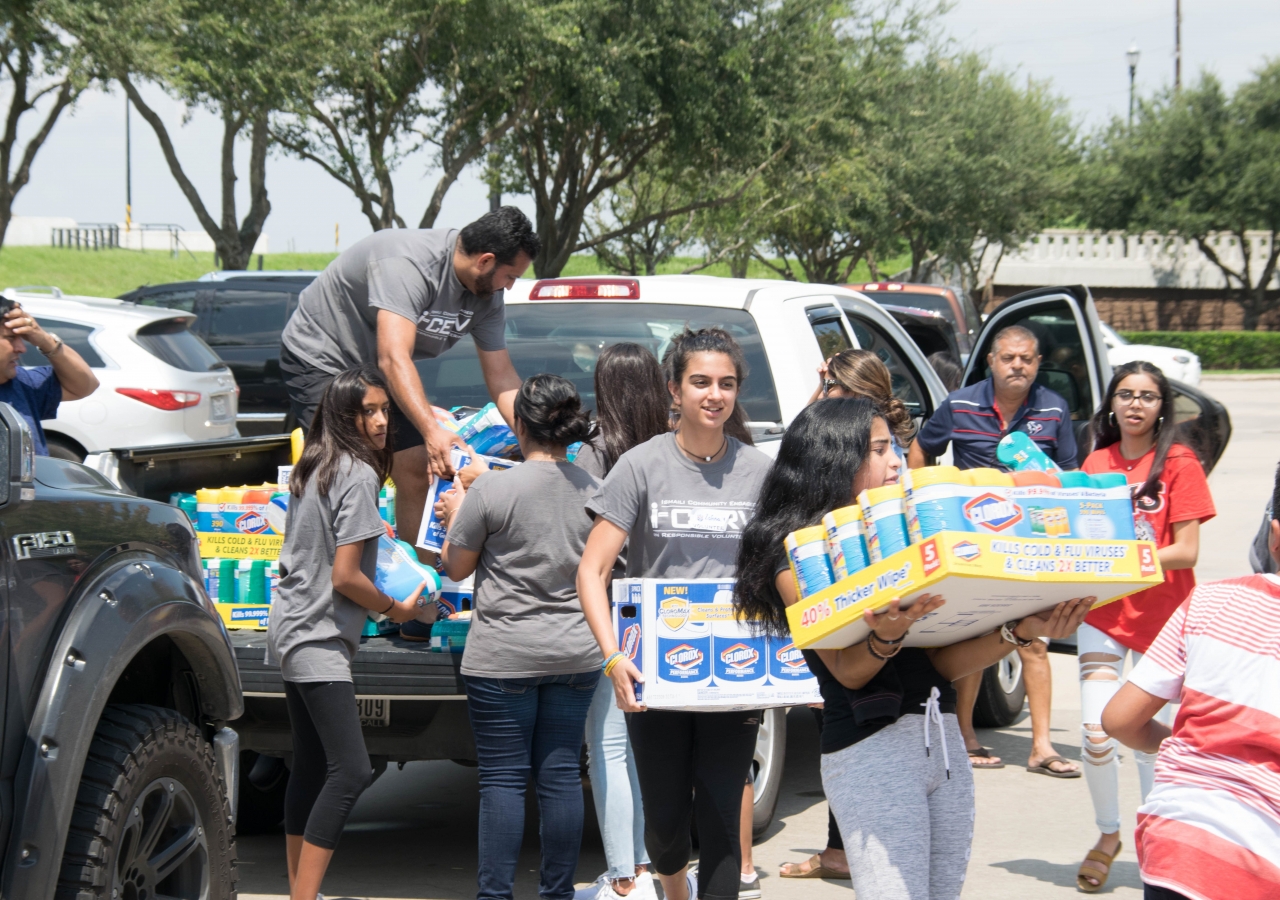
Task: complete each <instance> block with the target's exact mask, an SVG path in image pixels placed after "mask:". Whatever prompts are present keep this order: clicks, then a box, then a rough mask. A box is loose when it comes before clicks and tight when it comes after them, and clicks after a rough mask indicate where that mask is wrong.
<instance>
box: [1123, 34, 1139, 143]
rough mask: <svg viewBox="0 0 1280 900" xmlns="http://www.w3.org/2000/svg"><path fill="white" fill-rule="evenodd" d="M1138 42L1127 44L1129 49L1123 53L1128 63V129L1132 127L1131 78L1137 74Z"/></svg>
mask: <svg viewBox="0 0 1280 900" xmlns="http://www.w3.org/2000/svg"><path fill="white" fill-rule="evenodd" d="M1139 55H1140V54H1139V53H1138V42H1137V41H1136V40H1135V41H1133V42H1132V43H1130V44H1129V49H1128V51H1127V52H1126V53H1125V55H1124V58H1125V59H1127V60H1128V61H1129V127H1130V128H1132V127H1133V77H1134V76H1135V75H1136V74H1137V73H1138V56H1139Z"/></svg>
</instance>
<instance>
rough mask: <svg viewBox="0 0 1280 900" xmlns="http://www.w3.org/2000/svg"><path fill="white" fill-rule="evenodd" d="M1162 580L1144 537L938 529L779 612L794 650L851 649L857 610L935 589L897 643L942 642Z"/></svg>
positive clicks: (858, 628) (859, 626) (858, 634)
mask: <svg viewBox="0 0 1280 900" xmlns="http://www.w3.org/2000/svg"><path fill="white" fill-rule="evenodd" d="M1163 581H1164V573H1163V572H1161V570H1160V562H1159V560H1158V559H1157V558H1156V546H1155V544H1154V543H1152V542H1150V541H1089V540H1076V539H1052V538H1006V537H998V536H995V535H986V534H973V533H970V532H961V531H943V532H940V533H938V534H936V535H934V536H933V537H931V538H929V539H928V540H925V541H923V542H922V543H919V544H912V545H911V546H910V547H908V548H906V549H905V550H901V551H899V552H897V553H895V554H894V555H893V556H891V557H889V558H887V559H884V560H881V561H880V562H878V563H875V564H873V565H871V566H868V567H867V568H865V569H863V570H862V571H861V572H857V573H855V574H853V575H850V576H849V577H847V578H844V579H842V580H840V581H837V582H836V583H835V584H833V585H832V586H831V587H829V588H826V589H825V590H822V591H819V592H818V593H816V594H814V595H812V596H810V597H806V598H805V599H803V600H801V601H800V602H799V603H797V604H796V605H795V606H793V607H791V608H790V609H788V610H787V618H788V620H789V621H790V623H791V635H792V637H794V638H795V642H796V646H797V647H805V648H810V647H813V648H817V647H823V648H828V649H836V648H840V647H850V646H852V645H854V644H856V643H857V642H858V641H861V640H863V639H864V638H866V636H867V630H868V629H867V625H866V623H865V622H864V621H863V619H862V613H863V610H867V609H880V608H881V607H883V606H887V605H888V604H889V602H890V601H891V600H893V599H894V598H895V597H900V598H902V605H903V606H904V607H909V606H910V605H911V604H912V603H914V602H915V600H916V599H917V598H918V597H920V596H921V595H922V594H941V595H942V596H943V597H944V598H945V599H946V601H947V602H946V605H945V606H943V607H941V608H940V609H938V610H936V611H935V612H932V613H930V614H929V615H927V616H924V617H923V618H921V619H920V621H919V622H917V623H916V624H915V625H914V626H912V628H911V631H910V633H909V634H908V635H907V640H906V646H908V647H944V646H946V645H948V644H955V643H958V642H959V641H964V640H968V639H969V638H973V637H979V636H980V635H983V634H986V633H987V632H989V631H992V630H994V629H996V628H999V627H1000V626H1001V625H1003V624H1004V623H1005V622H1008V621H1010V620H1013V619H1020V618H1022V617H1023V616H1029V615H1032V614H1034V613H1038V612H1042V611H1043V610H1046V609H1049V608H1050V607H1052V606H1054V605H1056V604H1058V603H1060V602H1062V601H1063V600H1070V599H1072V598H1075V597H1092V596H1096V597H1097V598H1098V602H1097V605H1099V606H1100V605H1102V604H1104V603H1109V602H1111V601H1113V600H1118V599H1119V598H1121V597H1124V596H1126V595H1129V594H1134V593H1137V592H1138V591H1141V590H1145V589H1146V588H1149V587H1153V586H1155V585H1157V584H1160V583H1161V582H1163Z"/></svg>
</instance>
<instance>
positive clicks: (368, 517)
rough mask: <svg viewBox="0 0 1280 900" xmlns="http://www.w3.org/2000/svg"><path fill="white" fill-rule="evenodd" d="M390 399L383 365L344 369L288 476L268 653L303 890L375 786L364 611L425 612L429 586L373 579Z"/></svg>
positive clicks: (405, 616)
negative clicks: (356, 673) (285, 727)
mask: <svg viewBox="0 0 1280 900" xmlns="http://www.w3.org/2000/svg"><path fill="white" fill-rule="evenodd" d="M389 406H390V400H389V399H388V397H387V385H386V382H385V381H384V380H383V377H382V373H381V372H379V371H378V369H377V368H375V367H373V366H360V367H358V368H355V369H350V370H348V371H346V372H343V373H342V374H340V375H338V376H336V377H335V378H334V379H333V381H332V382H331V383H330V384H329V386H328V387H327V388H326V389H325V392H324V396H323V397H322V398H321V400H320V406H319V408H318V410H317V411H316V417H315V420H314V421H313V422H312V424H311V431H310V433H309V434H308V435H307V444H306V447H305V448H304V449H303V451H302V458H301V459H299V460H298V464H297V465H296V466H294V469H293V474H292V476H291V477H290V479H289V491H290V497H289V513H288V517H287V518H286V520H285V538H284V547H283V548H282V549H281V551H280V586H279V588H278V590H277V591H276V595H275V597H274V599H273V600H272V604H271V618H270V626H269V627H268V628H267V661H268V662H269V663H275V664H277V665H279V666H280V671H281V674H282V675H283V677H284V691H285V703H286V705H287V707H288V710H289V727H290V729H291V730H292V732H293V766H292V774H291V775H290V777H289V787H288V789H287V790H286V792H285V802H284V831H285V840H286V842H287V847H288V854H289V859H290V862H291V864H290V868H291V869H295V870H296V871H297V876H296V878H295V880H294V885H293V894H294V896H301V897H314V896H316V895H317V894H318V893H319V892H320V883H321V881H323V880H324V873H325V870H326V869H327V868H328V866H329V859H330V858H331V857H332V856H333V849H334V847H336V846H337V844H338V836H339V835H341V834H342V827H343V825H344V824H345V823H346V820H347V815H348V814H349V813H350V812H351V807H352V806H354V805H355V802H356V799H357V798H358V797H359V796H360V794H361V793H362V792H363V791H364V789H365V788H366V787H368V786H369V783H370V777H369V773H370V766H369V755H368V753H367V752H365V747H364V737H363V735H362V734H361V731H360V716H359V713H358V711H357V709H356V694H355V686H354V684H353V683H352V681H351V657H352V656H354V655H355V652H356V648H357V647H358V646H359V641H360V631H361V628H362V626H363V625H364V621H365V618H366V616H367V614H368V612H369V611H373V612H377V613H382V614H384V615H386V616H389V617H390V618H391V619H393V620H395V621H397V622H405V621H408V620H409V619H412V618H414V616H416V615H417V613H418V608H417V601H418V597H419V595H421V593H422V588H423V587H425V585H423V586H422V587H419V588H418V590H417V591H416V592H415V593H414V594H413V595H412V596H410V597H409V598H407V599H405V600H403V601H396V600H393V599H392V598H390V597H388V596H387V595H386V594H384V593H382V591H380V590H378V588H377V587H375V586H374V583H373V577H374V573H375V569H376V561H377V550H378V538H379V536H381V535H382V534H383V532H384V530H385V526H384V525H383V523H382V519H381V518H380V517H379V516H378V491H379V490H380V489H381V487H382V483H383V482H384V481H385V480H386V478H387V475H388V474H389V473H390V471H391V457H392V448H391V446H390V444H389V442H388V440H387V410H388V408H389Z"/></svg>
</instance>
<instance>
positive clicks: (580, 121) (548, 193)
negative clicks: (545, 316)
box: [505, 0, 830, 277]
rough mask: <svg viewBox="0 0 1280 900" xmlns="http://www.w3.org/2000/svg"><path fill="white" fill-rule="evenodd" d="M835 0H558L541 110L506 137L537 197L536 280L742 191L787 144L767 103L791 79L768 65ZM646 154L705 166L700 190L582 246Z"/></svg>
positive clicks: (657, 166)
mask: <svg viewBox="0 0 1280 900" xmlns="http://www.w3.org/2000/svg"><path fill="white" fill-rule="evenodd" d="M827 5H829V4H824V3H821V2H819V0H781V2H771V0H655V2H652V3H647V4H634V3H630V2H628V0H568V2H565V3H560V4H550V3H548V4H546V6H545V7H544V9H545V10H548V12H547V16H548V20H547V27H546V29H545V31H544V32H543V34H542V36H541V37H540V38H539V43H538V44H537V45H536V46H535V47H534V48H533V49H532V50H531V52H530V60H531V63H530V81H529V84H530V93H531V96H532V97H533V98H534V108H533V110H532V111H531V112H530V114H529V115H527V116H526V117H524V118H523V119H522V121H521V122H520V123H519V124H518V125H517V126H516V127H515V128H514V129H513V130H512V132H511V134H510V136H509V137H508V139H507V141H506V143H505V147H506V150H507V153H508V154H509V155H510V156H511V157H512V158H513V159H514V160H515V162H516V165H517V166H518V168H519V176H520V177H519V179H518V181H517V182H516V183H515V184H512V185H509V187H510V188H511V189H514V190H517V191H520V192H526V193H529V194H531V195H532V196H533V199H534V205H535V208H536V219H537V222H536V227H537V230H538V235H539V237H540V238H541V239H542V248H543V249H542V252H541V253H540V254H539V256H538V258H537V259H535V260H534V269H535V271H536V272H537V273H538V275H540V276H542V277H549V276H554V275H556V274H558V273H559V272H560V271H561V270H562V269H563V268H564V265H565V263H566V262H567V261H568V259H569V256H570V255H571V254H572V253H574V252H575V251H579V250H587V249H592V248H594V247H595V246H597V245H598V244H602V243H607V242H609V241H615V240H617V239H619V238H621V237H623V236H625V235H626V234H629V233H632V232H633V231H637V230H639V229H642V228H646V227H648V226H649V225H651V224H654V223H656V222H659V221H661V220H664V219H671V218H678V217H681V216H686V215H687V214H688V213H690V212H695V211H697V210H701V209H707V208H712V207H714V206H717V205H723V204H726V203H729V202H731V201H732V200H733V199H734V198H735V197H739V196H741V195H742V193H743V192H744V191H745V190H746V189H747V187H748V186H749V185H750V184H751V182H752V180H753V179H754V177H756V175H757V173H758V172H759V171H760V170H761V169H762V167H763V166H765V165H766V164H767V163H768V161H769V160H770V159H771V158H772V157H773V156H774V155H775V154H776V153H777V151H778V147H779V145H778V143H777V142H776V141H775V138H776V134H775V133H774V131H773V129H772V128H771V127H770V122H769V118H770V111H769V109H768V104H767V103H766V98H767V97H768V96H769V92H770V90H772V89H773V87H774V86H776V85H777V84H778V83H779V82H780V81H782V80H783V79H785V77H786V76H787V75H788V74H789V73H788V72H786V71H776V70H771V69H769V67H768V65H767V63H768V62H769V60H770V59H771V58H773V57H774V56H775V55H776V49H777V48H778V47H780V46H784V45H787V44H788V42H789V41H791V39H792V38H793V37H794V36H795V34H796V33H797V32H799V31H801V30H802V29H807V28H809V27H811V21H812V17H813V16H814V15H819V14H822V10H823V9H825V7H826V6H827ZM552 10H553V12H552ZM827 21H828V22H830V20H829V19H827ZM802 51H803V47H795V48H792V52H793V53H795V54H797V55H799V54H800V53H801V52H802ZM762 88H764V89H762ZM791 89H792V90H793V91H795V92H799V91H800V90H802V87H801V86H800V85H799V84H798V83H794V82H793V83H792V84H791ZM642 162H647V163H649V164H651V165H652V166H653V168H654V170H655V171H668V172H686V171H690V170H692V171H696V172H698V173H699V181H698V182H697V183H696V184H695V188H696V189H695V191H694V192H693V194H692V196H688V197H683V198H681V201H680V205H679V206H676V207H674V208H665V209H661V210H655V211H653V212H650V213H649V214H648V215H646V216H643V217H641V218H639V219H633V220H628V221H618V222H615V223H612V224H613V226H614V227H613V228H612V229H610V230H606V231H603V232H595V233H593V235H592V236H591V237H589V238H588V239H587V240H583V239H582V230H583V227H584V222H585V220H586V216H587V213H588V210H590V208H591V207H592V205H593V204H594V203H596V201H597V200H598V199H599V198H600V197H602V196H603V195H604V194H605V193H606V192H608V191H611V190H613V189H614V188H615V187H616V186H618V185H620V184H622V183H623V182H624V181H626V179H627V178H629V177H630V176H631V175H632V173H634V172H635V171H636V170H637V168H638V167H639V166H640V165H641V163H642ZM713 186H714V187H715V188H716V189H718V190H723V191H724V193H715V192H713Z"/></svg>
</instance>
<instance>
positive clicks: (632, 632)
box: [622, 625, 640, 659]
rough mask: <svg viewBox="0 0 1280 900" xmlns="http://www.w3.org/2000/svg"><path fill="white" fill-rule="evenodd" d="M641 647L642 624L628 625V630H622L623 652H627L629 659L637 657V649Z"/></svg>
mask: <svg viewBox="0 0 1280 900" xmlns="http://www.w3.org/2000/svg"><path fill="white" fill-rule="evenodd" d="M639 648H640V626H639V625H628V626H627V627H626V630H625V631H623V632H622V652H623V653H625V654H627V659H635V658H636V650H638V649H639Z"/></svg>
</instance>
